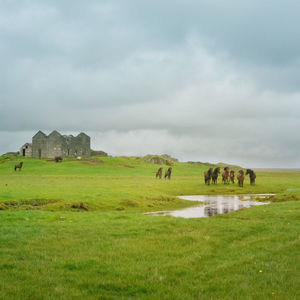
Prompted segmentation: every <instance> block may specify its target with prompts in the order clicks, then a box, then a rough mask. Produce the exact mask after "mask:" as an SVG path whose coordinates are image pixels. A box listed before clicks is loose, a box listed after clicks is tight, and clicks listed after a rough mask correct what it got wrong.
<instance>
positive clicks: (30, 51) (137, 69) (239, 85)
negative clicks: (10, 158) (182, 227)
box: [0, 0, 300, 168]
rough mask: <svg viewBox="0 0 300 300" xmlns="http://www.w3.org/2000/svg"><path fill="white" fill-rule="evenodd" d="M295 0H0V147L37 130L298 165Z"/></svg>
mask: <svg viewBox="0 0 300 300" xmlns="http://www.w3.org/2000/svg"><path fill="white" fill-rule="evenodd" d="M299 11H300V2H299V1H298V0H297V1H296V0H286V1H279V0H264V1H258V0H243V1H240V0H222V1H221V0H219V1H218V0H205V1H204V0H184V1H183V0H181V1H178V0H172V1H171V0H164V1H161V0H160V1H158V0H128V1H124V0H110V1H106V0H102V1H100V0H98V1H94V0H89V1H76V0H72V1H67V0H65V1H62V0H52V1H30V0H24V1H17V0H0V153H5V152H8V151H17V150H18V149H19V147H20V146H22V145H23V144H24V143H25V142H30V141H31V138H32V136H33V135H34V134H35V133H36V132H37V131H38V130H42V131H43V132H45V133H46V134H49V133H50V132H51V131H53V130H58V131H59V132H61V133H62V134H78V133H80V132H86V133H87V134H89V135H90V136H91V147H92V149H95V150H103V151H106V152H108V153H109V154H110V155H146V154H149V153H151V154H163V153H167V154H170V155H172V156H174V157H177V158H179V159H180V160H181V161H189V160H192V161H202V162H212V163H217V162H226V163H232V164H239V165H241V166H244V167H252V168H259V167H261V168H263V167H273V168H299V167H300V150H299V149H300V139H299V130H300V30H299V28H300V18H299Z"/></svg>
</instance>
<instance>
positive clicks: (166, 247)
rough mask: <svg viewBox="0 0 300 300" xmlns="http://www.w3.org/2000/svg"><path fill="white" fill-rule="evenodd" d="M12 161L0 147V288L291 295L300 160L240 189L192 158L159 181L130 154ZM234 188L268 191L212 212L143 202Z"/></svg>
mask: <svg viewBox="0 0 300 300" xmlns="http://www.w3.org/2000/svg"><path fill="white" fill-rule="evenodd" d="M17 160H18V161H19V159H18V158H17ZM100 160H101V161H100ZM15 163H16V160H14V159H12V158H8V159H7V158H5V157H4V158H3V157H2V159H1V158H0V209H2V211H0V278H1V280H0V299H131V298H135V299H297V297H298V295H299V286H300V282H299V273H298V270H299V267H300V263H299V209H300V201H295V200H298V199H299V196H300V172H299V171H281V172H269V171H261V172H258V173H257V174H258V176H257V184H256V185H255V186H250V185H249V183H248V181H247V182H245V187H244V188H243V189H242V188H238V187H237V185H229V186H224V185H221V184H219V185H217V186H210V187H207V186H205V185H204V184H203V171H204V170H206V169H207V166H205V165H201V164H198V165H192V164H187V163H176V164H174V166H173V177H172V180H171V181H164V180H155V178H154V172H155V171H156V169H157V168H158V166H157V165H152V164H150V163H145V162H143V161H142V160H141V159H138V158H122V157H121V158H111V157H108V158H101V159H100V158H93V159H92V160H86V161H80V162H78V161H74V160H66V161H64V162H63V163H61V164H55V163H53V162H50V161H46V160H34V159H25V160H24V169H23V170H22V172H14V171H13V166H14V164H15ZM237 193H239V194H243V193H277V195H276V197H274V198H272V199H271V200H272V201H274V203H272V204H270V205H267V206H258V207H253V208H251V209H245V210H242V211H238V212H235V213H230V214H228V215H219V216H215V217H213V218H209V219H181V218H173V217H155V216H145V215H143V214H142V213H141V212H144V211H149V210H161V209H169V208H177V207H183V206H187V205H191V204H192V203H190V202H187V201H183V200H180V199H177V198H176V196H177V195H182V194H237ZM277 201H279V202H278V203H277Z"/></svg>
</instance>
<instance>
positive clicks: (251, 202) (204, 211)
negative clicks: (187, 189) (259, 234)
mask: <svg viewBox="0 0 300 300" xmlns="http://www.w3.org/2000/svg"><path fill="white" fill-rule="evenodd" d="M272 195H274V194H255V195H254V194H253V195H226V196H215V195H209V196H207V195H196V196H179V198H180V199H184V200H190V201H199V202H202V204H201V205H197V206H193V207H188V208H183V209H179V210H171V211H156V212H148V213H145V214H146V215H154V216H173V217H182V218H209V217H212V216H214V215H218V214H228V213H230V212H233V211H236V210H239V209H242V208H244V207H245V208H249V207H252V206H257V205H265V204H268V203H269V202H258V201H255V199H257V198H260V199H265V198H267V197H269V196H272Z"/></svg>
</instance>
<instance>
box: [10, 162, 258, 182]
mask: <svg viewBox="0 0 300 300" xmlns="http://www.w3.org/2000/svg"><path fill="white" fill-rule="evenodd" d="M54 160H55V161H56V162H59V161H62V159H61V158H60V157H59V158H56V157H55V159H54ZM22 166H23V162H20V163H19V164H17V165H15V171H16V170H17V169H19V171H21V169H22ZM220 169H221V168H220V167H217V168H215V169H213V168H210V169H208V170H207V171H206V172H204V182H205V184H207V185H210V183H212V184H217V181H218V176H219V174H220V172H221V171H220ZM171 173H172V168H171V167H170V168H168V169H167V170H166V172H165V175H164V178H165V179H167V178H168V179H171ZM162 175H163V168H159V169H158V170H157V172H156V175H155V176H156V178H159V179H161V178H162ZM246 175H249V177H250V184H251V185H253V184H255V178H256V174H255V172H254V171H253V170H251V169H247V170H246V173H244V170H239V172H238V174H237V176H236V178H237V181H238V185H239V187H243V186H244V180H245V176H246ZM234 180H235V174H234V171H233V170H231V171H229V167H225V168H224V171H223V172H222V182H223V183H224V184H229V183H230V182H231V183H234Z"/></svg>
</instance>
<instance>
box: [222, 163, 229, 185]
mask: <svg viewBox="0 0 300 300" xmlns="http://www.w3.org/2000/svg"><path fill="white" fill-rule="evenodd" d="M222 181H223V183H224V184H229V167H225V168H224V172H223V173H222Z"/></svg>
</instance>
